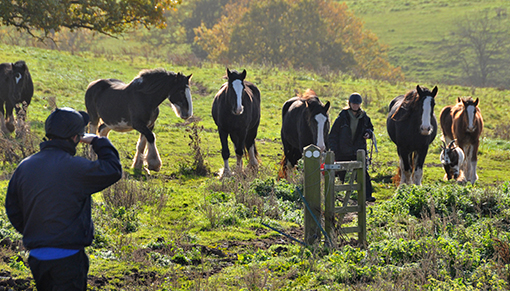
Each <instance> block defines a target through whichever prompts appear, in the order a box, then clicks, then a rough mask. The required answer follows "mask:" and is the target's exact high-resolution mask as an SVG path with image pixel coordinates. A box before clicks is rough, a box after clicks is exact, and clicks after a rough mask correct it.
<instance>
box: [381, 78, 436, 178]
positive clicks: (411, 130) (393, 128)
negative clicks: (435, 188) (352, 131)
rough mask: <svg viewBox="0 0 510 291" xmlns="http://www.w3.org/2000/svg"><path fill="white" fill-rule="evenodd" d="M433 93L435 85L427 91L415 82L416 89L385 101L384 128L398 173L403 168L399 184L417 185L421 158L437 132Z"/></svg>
mask: <svg viewBox="0 0 510 291" xmlns="http://www.w3.org/2000/svg"><path fill="white" fill-rule="evenodd" d="M436 94H437V86H436V87H434V89H432V91H430V90H429V89H428V88H425V87H420V86H419V85H417V86H416V89H414V90H411V91H408V92H407V93H406V94H405V95H400V96H397V97H395V98H394V99H393V100H392V101H391V102H390V104H389V110H388V111H389V113H388V117H387V118H386V129H387V131H388V134H389V136H390V138H391V140H392V141H393V143H395V144H396V145H397V152H398V156H399V159H400V166H399V172H402V171H403V175H400V184H413V183H414V184H416V185H421V181H422V177H423V164H424V162H425V157H426V156H427V151H428V148H429V145H430V144H431V143H432V141H433V140H434V138H435V137H436V134H437V122H436V117H435V115H434V105H435V100H434V97H435V96H436Z"/></svg>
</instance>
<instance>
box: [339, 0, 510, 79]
mask: <svg viewBox="0 0 510 291" xmlns="http://www.w3.org/2000/svg"><path fill="white" fill-rule="evenodd" d="M343 2H345V3H346V4H347V5H348V7H349V8H350V9H352V10H353V11H354V12H355V13H356V16H357V17H360V18H362V19H363V21H364V22H365V28H367V29H369V30H371V31H372V32H374V33H375V34H376V35H377V37H378V38H379V41H380V42H382V43H384V44H387V45H388V46H389V51H388V55H389V57H390V61H391V63H392V64H393V65H395V66H400V67H401V68H402V70H403V72H404V74H405V75H406V79H407V80H414V81H415V82H421V83H424V84H425V83H432V84H435V83H444V81H445V80H449V81H450V82H451V81H453V80H455V79H456V78H458V77H459V76H460V72H457V71H452V68H449V67H447V66H445V65H444V64H443V63H444V60H442V59H441V58H438V56H439V55H441V54H442V52H441V50H440V45H441V44H442V43H444V42H446V41H448V37H450V35H451V33H452V31H454V28H455V23H456V22H458V21H459V19H463V18H465V17H466V16H468V15H476V14H478V13H480V12H481V11H484V10H489V11H490V13H489V16H490V17H494V16H495V15H496V8H503V9H507V10H508V9H510V3H509V2H508V1H501V0H498V1H493V0H477V1H469V0H457V1H449V0H431V1H422V0H405V1H404V0H396V1H387V0H379V1H372V0H360V1H358V0H347V1H343ZM505 19H506V16H505ZM432 84H430V85H429V86H432Z"/></svg>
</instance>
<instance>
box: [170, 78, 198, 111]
mask: <svg viewBox="0 0 510 291" xmlns="http://www.w3.org/2000/svg"><path fill="white" fill-rule="evenodd" d="M184 95H185V96H186V102H188V111H187V112H183V111H182V108H181V106H179V105H177V104H174V103H172V102H170V105H171V106H172V109H173V110H174V113H175V115H177V116H178V117H180V118H182V119H188V118H189V117H191V116H192V115H193V103H192V102H191V90H190V88H189V86H187V85H186V89H184Z"/></svg>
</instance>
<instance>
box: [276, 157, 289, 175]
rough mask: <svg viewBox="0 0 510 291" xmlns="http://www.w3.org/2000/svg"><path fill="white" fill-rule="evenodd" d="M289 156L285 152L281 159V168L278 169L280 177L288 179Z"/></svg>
mask: <svg viewBox="0 0 510 291" xmlns="http://www.w3.org/2000/svg"><path fill="white" fill-rule="evenodd" d="M287 162H288V161H287V157H286V156H285V154H283V157H282V160H281V161H280V169H279V170H278V179H287Z"/></svg>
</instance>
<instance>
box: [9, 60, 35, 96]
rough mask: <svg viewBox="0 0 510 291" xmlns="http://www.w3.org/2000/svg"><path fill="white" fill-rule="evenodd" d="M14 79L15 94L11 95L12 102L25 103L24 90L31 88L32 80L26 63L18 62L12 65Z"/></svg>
mask: <svg viewBox="0 0 510 291" xmlns="http://www.w3.org/2000/svg"><path fill="white" fill-rule="evenodd" d="M12 78H13V80H14V83H13V84H14V88H13V91H12V92H13V93H14V94H11V102H12V104H17V103H21V102H23V100H22V96H21V94H22V92H23V89H24V88H25V87H26V86H29V83H31V80H32V79H31V77H30V73H29V71H28V66H27V64H26V63H25V61H17V62H16V63H14V64H12Z"/></svg>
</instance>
